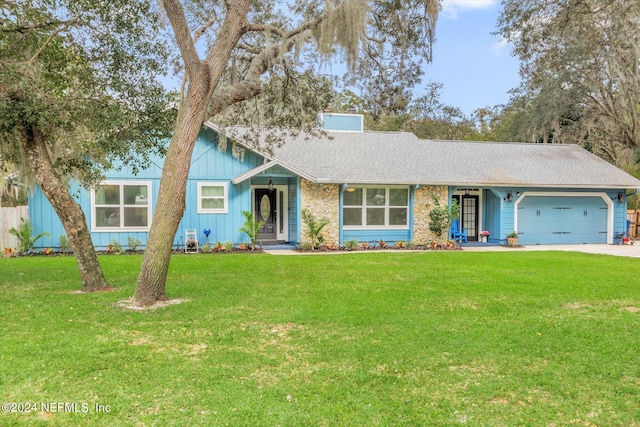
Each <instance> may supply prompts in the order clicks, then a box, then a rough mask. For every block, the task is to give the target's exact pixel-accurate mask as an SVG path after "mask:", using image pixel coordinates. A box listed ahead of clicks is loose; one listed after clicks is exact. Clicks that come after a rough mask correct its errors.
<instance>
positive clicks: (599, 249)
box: [264, 242, 640, 258]
mask: <svg viewBox="0 0 640 427" xmlns="http://www.w3.org/2000/svg"><path fill="white" fill-rule="evenodd" d="M462 250H463V251H465V252H498V251H511V252H521V251H568V252H584V253H588V254H599V255H613V256H626V257H632V258H640V242H639V243H637V244H635V245H532V246H520V247H517V248H508V247H506V246H482V245H479V246H468V247H465V246H463V247H462ZM264 252H265V253H267V254H270V255H339V254H353V253H367V251H354V252H348V251H336V252H298V251H294V250H291V249H284V250H280V249H268V250H265V251H264ZM376 252H399V251H394V250H393V249H390V250H384V249H380V250H377V251H376ZM422 252H425V253H427V252H429V251H422Z"/></svg>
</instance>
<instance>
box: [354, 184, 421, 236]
mask: <svg viewBox="0 0 640 427" xmlns="http://www.w3.org/2000/svg"><path fill="white" fill-rule="evenodd" d="M408 212H409V189H408V188H407V187H360V188H354V187H350V188H347V190H346V191H345V192H344V193H343V208H342V223H343V225H344V226H345V228H352V229H358V228H407V223H408Z"/></svg>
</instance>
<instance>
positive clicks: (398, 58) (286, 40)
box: [134, 0, 439, 305]
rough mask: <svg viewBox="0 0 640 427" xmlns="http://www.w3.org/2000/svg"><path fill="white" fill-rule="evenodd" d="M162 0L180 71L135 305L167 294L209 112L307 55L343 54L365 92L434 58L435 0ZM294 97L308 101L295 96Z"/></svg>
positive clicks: (259, 87)
mask: <svg viewBox="0 0 640 427" xmlns="http://www.w3.org/2000/svg"><path fill="white" fill-rule="evenodd" d="M162 7H163V9H164V11H165V13H166V15H167V18H168V21H169V23H170V25H171V28H172V31H173V37H174V39H175V43H176V45H177V47H178V50H179V52H180V60H181V63H182V65H183V66H184V79H183V85H182V88H181V91H180V103H179V107H178V116H177V119H176V122H175V126H174V133H173V136H172V139H171V143H170V144H169V148H168V151H167V155H166V158H165V163H164V168H163V173H162V178H161V183H160V192H159V195H158V200H157V204H156V210H155V214H154V217H153V223H152V226H151V230H150V232H149V237H148V241H147V250H146V252H145V255H144V259H143V262H142V267H141V271H140V276H139V278H138V284H137V287H136V292H135V295H134V303H135V304H138V305H150V304H154V303H155V302H157V301H159V300H164V299H166V294H165V286H166V277H167V271H168V267H169V262H170V258H171V247H172V242H173V239H174V237H175V234H176V231H177V228H178V224H179V222H180V219H181V217H182V214H183V212H184V207H185V188H186V182H187V175H188V172H189V163H190V159H191V154H192V152H193V147H194V145H195V142H196V139H197V136H198V133H199V131H200V128H201V126H202V124H203V123H204V121H205V120H208V119H210V118H213V117H216V116H219V115H222V114H223V113H224V112H225V111H227V110H229V108H230V107H232V106H234V105H237V104H240V103H243V102H246V101H249V100H254V99H256V98H258V97H259V95H260V93H261V92H262V91H263V90H264V89H265V87H269V85H270V82H272V81H274V80H273V79H272V77H276V76H277V77H280V78H281V79H282V81H284V82H286V81H288V78H287V76H291V75H293V76H295V75H305V72H304V70H305V67H304V66H303V65H304V63H305V61H313V60H314V58H315V60H318V59H327V58H330V57H332V56H335V55H337V54H339V55H341V57H342V58H343V59H344V60H345V62H346V65H347V68H348V70H349V71H351V72H352V73H353V72H354V71H356V73H355V74H356V75H358V77H359V78H361V80H360V82H361V83H362V84H364V85H367V84H369V85H370V86H371V87H372V90H371V91H367V93H370V92H372V91H377V92H378V93H382V92H384V93H389V94H393V93H395V89H397V88H401V87H406V88H409V87H411V85H412V84H414V83H415V81H416V78H417V77H416V76H417V75H419V74H420V72H419V71H417V70H419V69H420V67H417V66H416V64H418V63H419V62H420V61H422V60H430V59H431V43H432V41H433V38H434V31H435V20H436V18H437V15H438V9H439V2H438V1H437V0H410V1H406V2H399V1H394V2H366V1H363V0H344V1H338V0H330V1H327V2H321V1H316V0H309V1H302V0H299V1H295V2H290V3H274V2H267V1H250V0H237V1H233V2H218V1H210V2H207V1H204V0H202V1H200V0H193V1H192V2H188V3H186V4H185V5H184V6H183V4H182V3H181V2H180V1H178V0H164V1H163V2H162ZM190 23H191V24H192V25H193V26H190ZM205 42H206V43H205ZM203 44H204V45H205V46H203ZM199 47H202V48H201V49H199ZM202 51H204V52H205V54H204V57H203V58H201V57H200V53H199V52H202ZM307 64H308V62H307ZM311 68H312V67H306V69H307V70H309V69H311ZM296 70H299V71H296ZM306 75H307V76H309V78H310V79H312V76H311V74H310V73H308V74H306ZM373 82H377V83H375V84H374V83H373ZM289 88H290V87H283V89H284V90H285V91H286V90H287V89H289ZM388 88H391V90H387V89H388ZM392 98H393V97H392V96H391V97H385V98H384V99H392ZM381 99H382V98H381ZM298 105H301V106H308V105H309V104H305V103H303V102H297V103H296V104H294V106H298ZM303 113H304V111H294V114H290V115H289V116H290V117H291V116H296V115H300V114H303ZM258 116H259V117H263V114H258ZM282 117H286V115H283V116H282Z"/></svg>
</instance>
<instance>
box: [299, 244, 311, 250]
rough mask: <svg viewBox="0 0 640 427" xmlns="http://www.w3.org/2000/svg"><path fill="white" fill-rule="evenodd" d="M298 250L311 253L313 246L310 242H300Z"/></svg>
mask: <svg viewBox="0 0 640 427" xmlns="http://www.w3.org/2000/svg"><path fill="white" fill-rule="evenodd" d="M299 248H300V249H301V250H303V251H311V250H313V245H312V244H311V242H302V243H300V245H299Z"/></svg>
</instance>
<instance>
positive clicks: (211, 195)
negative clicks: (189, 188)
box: [198, 182, 229, 214]
mask: <svg viewBox="0 0 640 427" xmlns="http://www.w3.org/2000/svg"><path fill="white" fill-rule="evenodd" d="M227 189H228V186H227V183H226V182H199V183H198V213H199V214H206V213H227V212H228V211H229V207H228V197H227V196H228V191H227Z"/></svg>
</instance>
